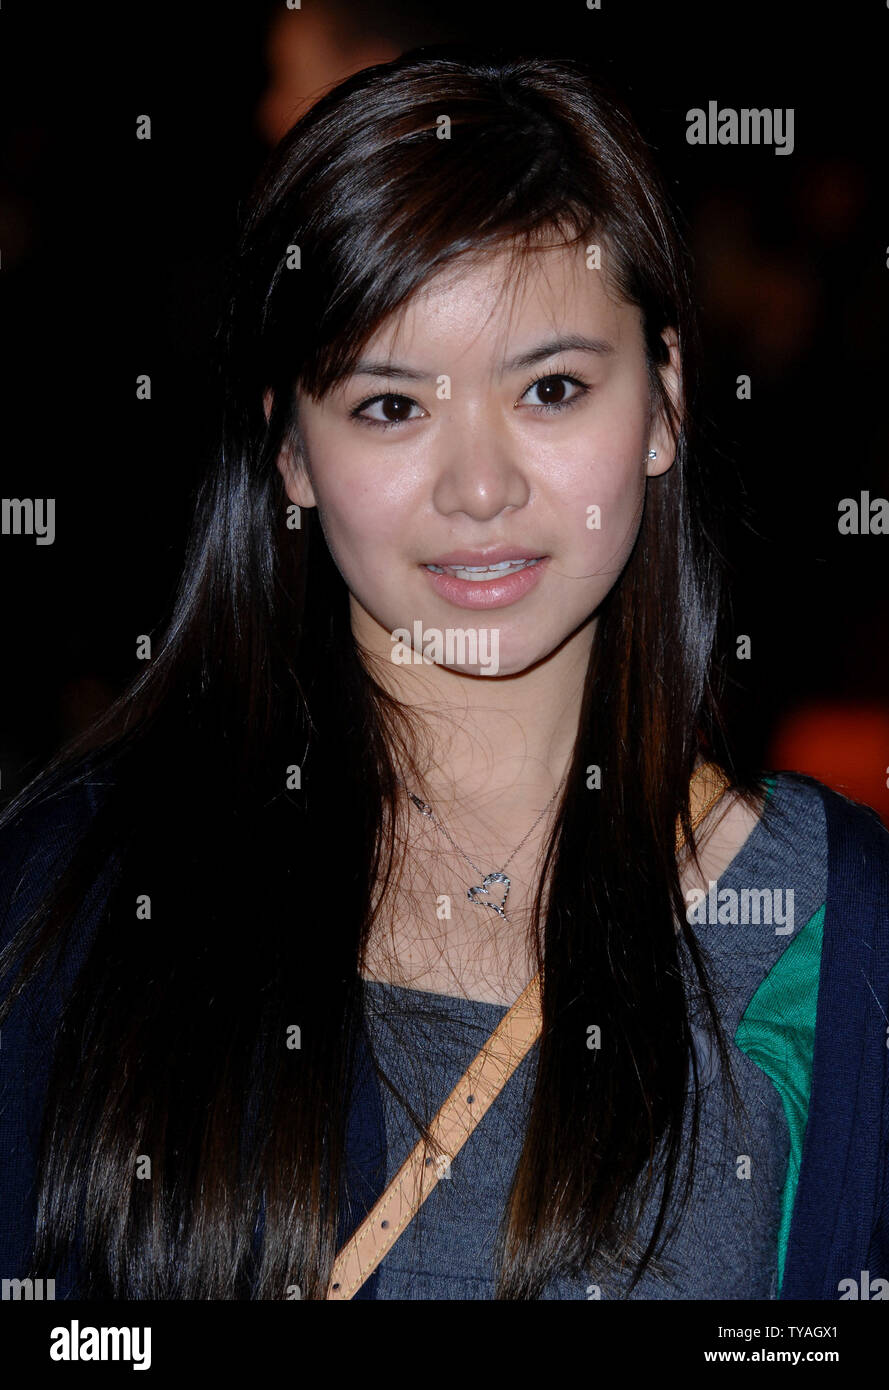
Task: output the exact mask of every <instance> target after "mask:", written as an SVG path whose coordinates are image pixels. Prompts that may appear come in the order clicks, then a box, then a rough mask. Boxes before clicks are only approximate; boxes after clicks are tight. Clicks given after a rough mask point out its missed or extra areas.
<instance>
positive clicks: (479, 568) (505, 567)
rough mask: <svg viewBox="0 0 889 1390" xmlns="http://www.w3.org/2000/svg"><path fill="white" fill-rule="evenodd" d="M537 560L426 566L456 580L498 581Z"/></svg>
mask: <svg viewBox="0 0 889 1390" xmlns="http://www.w3.org/2000/svg"><path fill="white" fill-rule="evenodd" d="M539 563H540V561H539V559H537V560H500V561H499V562H498V563H497V564H496V565H427V566H426V569H428V570H431V571H432V573H433V574H453V575H454V576H455V577H456V578H457V579H475V580H476V581H478V580H485V579H499V578H501V577H502V576H503V575H504V574H506V573H516V572H518V570H523V569H528V568H530V566H531V565H536V564H539Z"/></svg>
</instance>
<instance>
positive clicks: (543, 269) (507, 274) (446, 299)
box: [365, 246, 642, 360]
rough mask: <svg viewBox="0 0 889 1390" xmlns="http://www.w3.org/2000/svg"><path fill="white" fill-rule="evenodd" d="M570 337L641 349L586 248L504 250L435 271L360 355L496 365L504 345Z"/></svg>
mask: <svg viewBox="0 0 889 1390" xmlns="http://www.w3.org/2000/svg"><path fill="white" fill-rule="evenodd" d="M571 332H575V333H578V334H580V333H586V334H587V335H588V336H595V337H601V338H606V339H608V340H609V341H610V342H612V343H613V344H614V346H615V348H616V349H617V350H618V351H620V350H621V348H627V347H632V346H639V347H641V345H642V322H641V315H640V312H639V310H638V308H637V307H636V306H635V305H632V304H628V303H627V302H626V301H625V300H623V299H621V298H620V297H619V296H618V294H617V293H616V291H615V290H614V289H613V288H612V287H611V286H610V284H609V283H608V280H607V278H606V272H605V270H604V269H601V268H597V269H593V268H591V267H590V266H589V265H588V263H587V248H586V247H585V246H572V247H568V246H559V247H552V248H548V249H546V250H535V251H533V252H531V253H529V254H527V255H524V256H522V257H521V258H518V257H516V255H514V254H512V253H511V252H510V250H509V249H503V250H500V251H498V252H494V253H489V254H487V255H485V256H484V257H478V256H475V257H473V258H472V259H469V258H460V259H458V260H457V261H456V262H454V263H452V264H450V265H448V266H446V267H445V268H444V269H443V270H441V271H439V272H438V273H437V274H436V275H434V276H433V277H432V278H431V279H430V280H429V281H427V282H426V284H425V285H424V286H422V287H421V288H420V289H419V290H417V291H416V292H415V293H414V294H413V295H412V296H411V298H410V299H409V300H408V301H407V302H406V304H405V305H403V306H402V308H401V309H400V310H398V311H397V312H396V313H394V314H392V315H390V317H389V318H388V319H386V320H385V322H384V323H383V324H382V325H381V326H380V328H379V330H378V331H377V332H376V333H375V334H374V336H373V337H372V338H371V339H370V340H369V342H368V344H367V346H366V351H365V355H370V354H371V353H374V354H376V353H377V352H383V353H385V354H386V355H387V356H390V355H391V356H394V355H395V354H396V352H397V354H398V355H399V357H404V356H406V355H408V354H409V353H414V354H416V353H417V352H418V351H421V352H422V353H423V354H424V356H425V355H427V354H428V353H429V352H430V351H435V350H438V351H441V352H449V353H454V354H459V355H461V356H472V357H473V358H476V357H477V358H479V359H481V358H483V357H491V358H492V359H494V358H496V359H498V360H502V359H503V358H505V357H506V356H507V355H508V350H509V349H510V348H515V347H518V348H521V347H527V346H529V345H530V344H531V343H532V342H536V341H540V340H542V339H544V338H551V337H553V336H555V334H556V333H571Z"/></svg>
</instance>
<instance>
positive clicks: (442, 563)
mask: <svg viewBox="0 0 889 1390" xmlns="http://www.w3.org/2000/svg"><path fill="white" fill-rule="evenodd" d="M542 558H543V556H542V554H541V552H540V551H539V550H521V549H519V548H518V547H517V546H508V545H492V546H488V547H487V549H485V548H482V549H480V550H452V551H450V552H449V553H448V554H447V555H438V556H436V558H435V559H434V560H427V561H426V562H425V563H426V564H427V565H436V566H437V567H438V568H439V569H449V568H450V567H451V566H452V565H456V566H458V567H459V568H461V569H466V568H471V567H477V568H481V569H490V568H491V567H492V566H493V565H499V564H501V563H503V562H504V561H513V560H540V559H542Z"/></svg>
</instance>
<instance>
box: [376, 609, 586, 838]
mask: <svg viewBox="0 0 889 1390" xmlns="http://www.w3.org/2000/svg"><path fill="white" fill-rule="evenodd" d="M592 635H593V624H592V623H590V624H586V625H585V626H584V627H583V628H581V629H580V630H579V631H578V632H577V633H575V634H573V635H572V637H570V638H568V639H567V640H566V641H565V642H563V643H562V644H561V646H560V647H559V648H558V649H557V650H556V651H554V652H552V653H551V654H550V655H549V656H548V657H546V658H544V659H543V660H542V661H539V662H537V663H535V664H534V665H533V666H531V667H529V668H527V669H526V670H524V671H521V672H519V673H518V674H515V675H504V676H476V675H466V674H464V673H463V672H460V671H454V670H451V669H449V668H448V667H444V666H438V665H425V664H424V665H418V666H399V665H395V664H394V663H392V662H391V661H386V660H381V659H376V660H372V662H371V669H372V672H373V676H374V678H375V679H376V680H377V682H378V683H379V684H380V685H382V686H383V688H384V689H385V690H386V691H387V692H388V693H390V694H392V695H393V696H395V697H396V698H397V699H399V700H400V701H402V703H404V704H406V705H407V706H409V707H410V709H411V711H412V712H413V713H414V714H415V716H417V717H418V718H419V719H420V720H421V723H422V729H423V733H424V735H425V738H424V743H423V752H422V757H421V772H420V777H419V779H418V778H417V777H416V776H414V775H413V774H412V773H410V772H404V773H403V781H404V782H405V784H406V786H407V788H408V790H409V791H413V792H415V793H416V794H417V795H419V796H421V797H422V798H423V799H424V800H425V801H428V802H429V803H430V805H431V806H432V808H433V810H434V811H435V812H436V813H440V814H443V815H448V814H450V813H454V812H456V813H458V814H459V813H461V812H466V811H469V810H471V811H473V812H475V813H482V814H484V813H485V812H486V811H491V812H492V813H493V815H494V820H495V821H500V823H502V824H504V825H506V824H507V823H509V822H510V821H511V820H518V821H522V820H524V819H526V818H527V813H528V812H529V811H532V810H534V809H535V808H536V809H537V810H540V809H541V808H542V807H543V806H544V805H545V804H546V802H547V801H548V800H549V798H550V797H551V796H552V795H553V793H554V792H556V791H557V790H558V789H559V788H560V787H561V786H562V783H563V781H564V778H565V775H566V772H567V769H568V766H569V763H570V759H571V756H572V753H573V749H574V743H575V739H576V736H577V729H578V725H579V721H580V713H581V706H582V702H583V694H584V686H585V679H586V672H587V666H588V662H589V654H590V646H591V642H592ZM362 645H363V649H364V651H365V653H366V654H367V652H368V648H367V645H366V644H365V643H362ZM370 655H371V656H373V655H374V653H372V652H371V653H370ZM531 819H533V816H532V817H531ZM529 823H530V822H529ZM526 828H527V827H526Z"/></svg>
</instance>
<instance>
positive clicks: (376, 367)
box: [336, 333, 615, 381]
mask: <svg viewBox="0 0 889 1390" xmlns="http://www.w3.org/2000/svg"><path fill="white" fill-rule="evenodd" d="M614 351H615V348H614V344H613V343H609V342H607V341H606V339H604V338H585V337H584V336H583V335H582V334H578V333H570V334H568V335H567V336H563V337H559V338H550V339H549V340H548V341H547V342H545V343H539V344H538V346H537V347H533V348H529V349H528V351H527V352H520V353H519V354H518V356H516V357H511V358H510V359H509V360H508V361H507V362H503V363H501V365H500V372H501V375H502V374H503V373H505V372H517V371H520V370H521V369H522V368H523V367H533V366H535V365H536V364H537V363H538V362H544V361H545V360H546V358H547V357H554V356H555V354H556V353H557V352H594V353H597V354H598V355H599V356H602V357H604V356H607V355H608V354H609V353H613V352H614ZM436 375H437V374H428V373H426V372H418V371H417V370H416V368H414V367H405V366H402V365H401V364H400V363H398V362H374V361H371V360H366V361H362V362H358V363H356V365H355V367H354V368H353V369H352V371H351V372H342V373H340V375H339V376H338V377H337V378H336V380H338V381H339V380H342V379H343V378H344V377H347V376H388V377H398V378H399V379H400V380H402V381H434V380H435V379H436Z"/></svg>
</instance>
